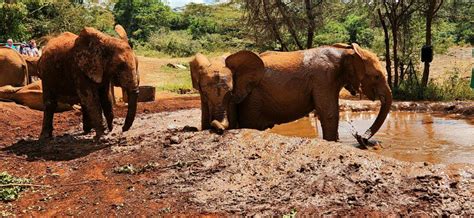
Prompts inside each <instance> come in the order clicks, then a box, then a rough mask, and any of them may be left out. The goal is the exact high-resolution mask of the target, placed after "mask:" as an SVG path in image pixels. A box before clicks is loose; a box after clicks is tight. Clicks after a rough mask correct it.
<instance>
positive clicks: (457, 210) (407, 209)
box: [0, 109, 474, 216]
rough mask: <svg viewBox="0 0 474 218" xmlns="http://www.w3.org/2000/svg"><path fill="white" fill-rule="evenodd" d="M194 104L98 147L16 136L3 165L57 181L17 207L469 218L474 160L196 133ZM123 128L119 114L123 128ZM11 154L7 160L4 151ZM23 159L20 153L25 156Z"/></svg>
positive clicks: (75, 134) (240, 133)
mask: <svg viewBox="0 0 474 218" xmlns="http://www.w3.org/2000/svg"><path fill="white" fill-rule="evenodd" d="M199 114H200V111H199V110H198V109H192V110H181V111H177V112H165V113H155V114H141V115H139V116H138V117H137V119H136V121H135V123H134V126H133V127H132V129H131V130H130V131H128V132H125V133H122V132H120V130H118V129H119V128H116V129H115V130H114V131H113V132H111V133H109V134H108V135H107V136H106V137H105V138H104V139H103V140H102V141H101V142H98V143H97V142H93V141H92V137H93V134H89V135H81V133H80V131H79V130H72V131H70V132H69V134H67V135H64V136H61V137H58V138H56V139H54V140H52V141H50V142H48V143H45V144H41V145H40V144H38V142H37V141H34V140H23V141H19V142H17V143H15V144H13V145H11V146H8V147H5V148H4V149H3V150H2V151H1V152H2V153H3V154H2V153H0V155H4V156H5V158H4V161H2V162H0V169H2V170H6V171H8V172H10V173H11V174H14V175H18V176H27V177H30V178H33V180H34V181H35V183H41V184H47V185H51V186H52V187H51V188H43V189H41V188H40V189H39V190H35V191H34V192H32V191H27V192H25V193H24V196H23V197H22V198H20V199H19V200H18V201H15V202H12V203H11V204H9V205H6V204H5V205H2V204H0V211H2V210H4V211H7V212H9V213H13V214H18V215H21V214H28V215H33V216H40V215H43V216H44V215H49V216H53V215H60V216H64V215H73V216H90V215H94V216H101V215H102V216H103V215H110V214H114V215H120V216H126V215H131V214H134V215H136V214H142V215H164V214H174V215H183V214H185V215H196V214H213V215H227V214H238V215H255V214H260V215H269V214H272V215H275V214H278V215H282V214H287V213H289V212H290V211H294V209H296V211H297V214H298V215H303V214H305V215H323V214H324V215H326V214H332V215H335V214H337V215H388V214H399V215H415V214H418V215H420V214H424V215H441V214H464V215H468V214H473V213H474V208H473V205H474V204H473V201H472V195H473V194H474V193H473V190H474V188H473V186H472V185H473V174H474V167H473V166H471V165H463V166H460V167H456V168H452V167H450V166H442V165H427V164H423V163H415V164H413V163H405V162H400V161H397V160H394V159H391V158H387V157H383V156H379V155H377V154H374V153H370V152H366V151H361V150H358V149H355V148H353V147H351V146H349V145H343V144H339V143H330V142H326V141H322V140H317V139H305V138H298V137H284V136H279V135H275V134H271V133H268V132H260V131H255V130H231V131H228V132H226V133H225V134H224V135H217V134H214V133H211V132H209V131H200V132H194V131H195V128H193V126H198V125H199ZM122 123H123V119H118V120H117V122H116V124H118V125H120V124H122ZM2 157H3V156H2ZM19 159H20V160H19Z"/></svg>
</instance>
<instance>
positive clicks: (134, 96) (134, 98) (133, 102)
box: [122, 88, 138, 132]
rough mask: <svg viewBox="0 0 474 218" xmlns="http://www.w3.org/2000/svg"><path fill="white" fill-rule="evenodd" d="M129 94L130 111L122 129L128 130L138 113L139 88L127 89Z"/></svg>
mask: <svg viewBox="0 0 474 218" xmlns="http://www.w3.org/2000/svg"><path fill="white" fill-rule="evenodd" d="M127 95H128V111H127V117H126V118H125V124H123V127H122V131H124V132H125V131H127V130H129V129H130V127H131V126H132V124H133V121H134V120H135V115H136V113H137V102H138V88H137V89H130V90H127Z"/></svg>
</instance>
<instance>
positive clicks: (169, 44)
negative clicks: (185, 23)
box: [146, 30, 202, 57]
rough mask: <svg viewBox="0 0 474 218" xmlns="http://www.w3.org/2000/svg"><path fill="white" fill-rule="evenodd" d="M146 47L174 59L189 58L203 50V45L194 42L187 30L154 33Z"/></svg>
mask: <svg viewBox="0 0 474 218" xmlns="http://www.w3.org/2000/svg"><path fill="white" fill-rule="evenodd" d="M146 47H149V48H151V49H153V50H157V51H160V52H163V53H166V54H169V55H171V56H173V57H188V56H191V55H194V54H196V53H197V52H199V51H200V50H201V49H202V46H201V44H200V43H199V42H198V41H196V40H193V38H192V36H191V35H190V34H189V33H188V32H187V31H185V30H180V31H165V30H160V31H158V32H155V33H152V34H151V36H150V37H149V39H148V44H146Z"/></svg>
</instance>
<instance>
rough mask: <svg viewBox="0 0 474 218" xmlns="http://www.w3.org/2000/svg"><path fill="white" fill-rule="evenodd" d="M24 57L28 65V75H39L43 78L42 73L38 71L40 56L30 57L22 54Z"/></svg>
mask: <svg viewBox="0 0 474 218" xmlns="http://www.w3.org/2000/svg"><path fill="white" fill-rule="evenodd" d="M22 57H23V58H24V59H25V61H26V64H27V65H28V76H37V77H40V78H41V75H40V74H39V71H38V61H39V59H40V58H39V57H30V56H27V55H22Z"/></svg>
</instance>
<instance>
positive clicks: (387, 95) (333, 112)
mask: <svg viewBox="0 0 474 218" xmlns="http://www.w3.org/2000/svg"><path fill="white" fill-rule="evenodd" d="M190 66H191V76H192V82H193V87H194V88H195V89H197V90H199V92H200V94H201V102H202V103H201V109H202V129H209V128H215V129H216V130H219V131H223V130H225V129H230V128H252V129H259V130H264V129H267V128H271V127H273V126H274V125H275V124H281V123H286V122H290V121H293V120H296V119H299V118H301V117H303V116H305V115H306V114H308V113H309V112H311V111H313V110H316V113H317V115H318V118H319V119H320V122H321V125H322V129H323V138H324V139H326V140H330V141H336V140H337V139H338V122H339V92H340V91H341V89H342V88H343V87H345V88H346V89H348V90H349V91H351V93H353V94H355V93H356V92H362V93H363V94H365V95H366V96H367V97H368V98H369V99H371V100H375V99H376V98H378V99H380V101H381V103H382V105H381V108H380V111H379V114H378V116H377V118H376V120H375V121H374V123H373V124H372V126H371V127H370V128H369V129H368V130H367V131H366V132H365V134H364V135H363V136H362V138H363V139H369V138H370V137H372V136H373V135H374V134H375V133H376V132H377V131H378V130H379V128H380V127H381V125H382V124H383V122H384V120H385V118H386V117H387V114H388V113H389V110H390V106H391V103H392V95H391V91H390V88H389V86H388V84H387V82H386V80H385V76H384V73H383V67H382V66H381V64H380V61H379V60H378V58H377V56H376V55H375V54H373V53H372V52H369V51H367V50H365V49H362V48H360V47H359V46H358V45H357V44H352V45H346V44H336V45H333V46H323V47H319V48H314V49H308V50H302V51H294V52H265V53H262V54H260V55H257V54H255V53H252V52H250V51H240V52H237V53H234V54H232V55H230V56H228V57H227V58H226V59H225V60H217V61H212V62H210V61H209V60H208V59H207V58H206V57H204V56H203V55H201V54H197V55H196V57H195V59H194V60H192V61H191V63H190Z"/></svg>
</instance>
